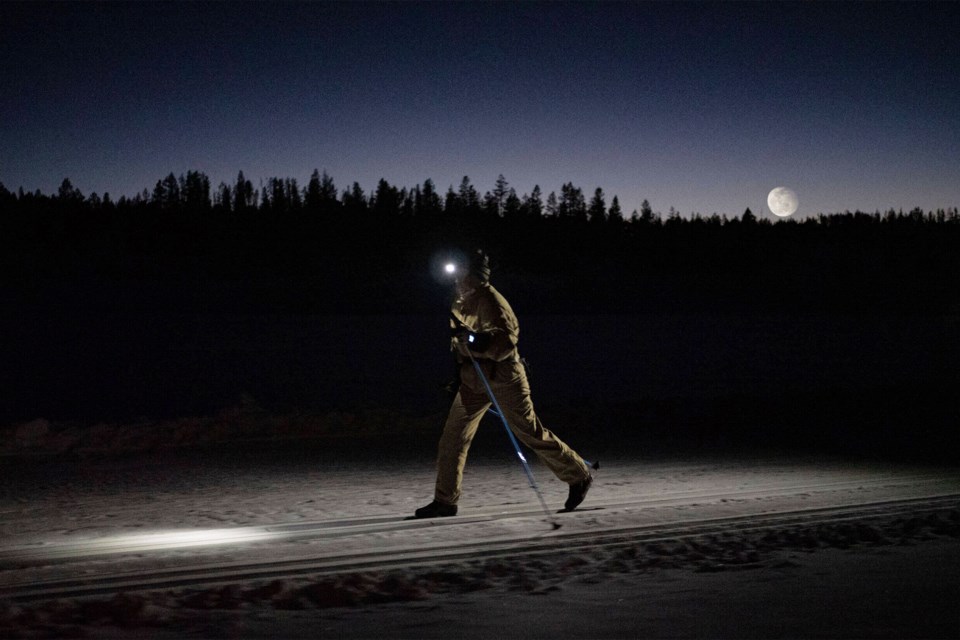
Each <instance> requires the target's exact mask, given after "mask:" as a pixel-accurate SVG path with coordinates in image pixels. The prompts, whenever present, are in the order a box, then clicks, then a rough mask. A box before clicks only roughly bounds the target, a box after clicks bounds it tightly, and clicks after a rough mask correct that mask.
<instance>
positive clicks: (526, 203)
mask: <svg viewBox="0 0 960 640" xmlns="http://www.w3.org/2000/svg"><path fill="white" fill-rule="evenodd" d="M522 207H523V217H524V218H530V219H537V218H540V217H541V216H542V215H543V196H542V195H541V191H540V185H534V187H533V191H531V192H530V195H528V196H524V198H523V204H522Z"/></svg>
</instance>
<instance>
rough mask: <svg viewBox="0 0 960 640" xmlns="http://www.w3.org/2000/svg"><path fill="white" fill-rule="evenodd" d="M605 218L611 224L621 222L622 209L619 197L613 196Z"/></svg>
mask: <svg viewBox="0 0 960 640" xmlns="http://www.w3.org/2000/svg"><path fill="white" fill-rule="evenodd" d="M607 219H608V220H609V221H610V222H611V223H613V224H620V223H621V222H623V210H622V209H621V208H620V199H619V198H618V197H617V196H613V202H611V203H610V211H608V212H607Z"/></svg>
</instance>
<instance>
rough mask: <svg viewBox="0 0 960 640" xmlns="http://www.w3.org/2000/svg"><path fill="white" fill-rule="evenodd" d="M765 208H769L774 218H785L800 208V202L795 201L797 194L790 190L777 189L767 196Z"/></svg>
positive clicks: (784, 188) (785, 188)
mask: <svg viewBox="0 0 960 640" xmlns="http://www.w3.org/2000/svg"><path fill="white" fill-rule="evenodd" d="M767 206H769V207H770V211H772V212H773V214H774V215H775V216H777V217H780V218H786V217H789V216H792V215H793V214H794V213H795V212H796V210H797V207H799V206H800V201H799V200H797V194H796V193H794V192H793V190H792V189H788V188H787V187H777V188H775V189H773V190H772V191H771V192H770V194H769V195H768V196H767Z"/></svg>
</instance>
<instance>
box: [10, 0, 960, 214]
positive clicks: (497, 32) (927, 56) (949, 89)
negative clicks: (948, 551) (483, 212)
mask: <svg viewBox="0 0 960 640" xmlns="http://www.w3.org/2000/svg"><path fill="white" fill-rule="evenodd" d="M958 34H960V3H944V4H924V3H909V4H895V3H882V4H878V3H842V4H822V3H803V4H781V3H772V2H771V3H759V4H740V3H721V4H670V3H641V4H634V3H615V4H606V3H589V4H576V3H547V4H526V3H509V4H507V3H483V4H470V3H436V4H413V3H400V4H383V3H377V4H364V3H356V2H351V3H342V4H321V3H307V4H270V3H247V4H234V3H214V4H189V3H172V4H143V3H107V4H99V3H97V4H94V3H87V2H83V3H66V4H52V5H51V4H42V3H28V4H16V3H2V4H0V82H2V87H3V91H2V94H0V148H2V151H0V154H2V155H0V182H2V183H3V184H4V185H5V186H6V187H7V188H8V189H11V190H15V189H17V188H18V187H21V186H22V187H23V188H24V189H26V190H34V189H40V190H42V191H44V192H47V193H50V192H54V191H55V190H56V188H57V186H58V185H59V183H60V182H61V181H62V180H63V178H64V177H69V178H70V179H71V180H72V181H73V183H74V185H75V186H77V187H78V188H79V189H80V190H81V191H83V192H84V193H85V194H88V193H90V192H91V191H96V192H98V193H102V192H104V191H107V192H109V193H110V194H111V195H112V196H113V197H114V199H116V198H117V197H119V196H120V195H132V194H133V193H135V192H137V191H139V190H142V189H144V188H147V189H151V190H152V188H153V185H154V184H155V183H156V181H157V180H158V179H160V178H162V177H163V176H165V175H167V174H168V173H170V172H173V173H175V174H178V175H179V174H181V173H185V172H186V171H187V170H200V171H203V172H205V173H206V174H207V175H208V176H210V178H211V181H212V182H213V184H214V186H215V185H216V184H218V183H219V182H220V181H224V182H228V183H232V181H233V180H234V179H235V177H236V175H237V172H238V171H240V170H243V172H244V173H245V174H246V176H247V177H248V178H250V179H251V180H252V181H253V182H254V184H255V185H257V184H258V183H259V181H260V180H265V179H267V178H269V177H274V176H277V177H293V178H297V179H298V180H299V181H300V182H301V184H302V185H305V184H306V180H307V178H308V176H309V174H310V172H311V171H312V170H313V169H314V168H319V169H320V170H324V169H326V170H327V171H328V172H329V173H330V174H331V175H332V176H333V178H334V180H335V181H336V184H337V186H338V188H340V189H341V190H342V189H344V188H345V187H347V186H349V184H350V183H352V182H353V181H354V180H356V181H358V182H359V183H360V184H361V186H362V187H363V188H364V189H365V190H366V191H367V192H369V191H371V190H372V189H373V188H374V187H375V185H376V182H377V180H379V179H380V178H381V177H382V178H386V179H387V180H388V181H389V182H391V183H392V184H396V185H398V186H413V185H415V184H418V183H422V182H423V181H424V180H425V179H427V178H432V179H433V180H434V182H435V183H436V184H437V187H438V188H439V189H440V190H441V191H445V190H446V189H447V187H448V186H450V185H453V186H454V187H456V186H457V185H459V183H460V180H461V178H462V177H463V176H464V175H467V176H470V178H471V180H472V182H473V183H474V185H475V186H476V187H477V188H478V190H479V191H480V192H481V193H483V192H484V191H486V190H489V189H491V188H492V187H493V183H494V180H495V179H496V177H497V175H498V174H500V173H502V174H503V175H504V176H505V177H506V178H507V180H508V181H509V182H510V184H511V186H513V187H515V188H516V189H517V191H518V192H519V193H520V194H521V195H523V194H524V193H526V192H529V191H530V190H531V189H532V188H533V186H534V185H535V184H539V185H540V186H541V189H542V190H543V192H544V195H546V194H548V193H549V192H550V191H557V192H558V193H559V190H560V186H561V185H562V184H563V183H565V182H568V181H572V182H573V183H574V184H575V185H577V186H579V187H581V188H583V189H584V192H585V193H586V194H587V195H588V197H589V195H592V193H593V190H594V188H596V187H597V186H600V187H603V189H604V190H605V192H606V194H607V201H608V203H609V201H610V199H611V198H612V196H613V195H619V197H620V201H621V204H622V206H623V208H624V209H625V211H626V212H627V213H628V214H629V212H630V211H632V210H633V209H635V208H638V207H639V205H640V202H641V201H642V200H643V199H644V198H647V199H649V201H650V202H651V204H652V206H653V208H654V210H657V211H661V212H664V213H666V212H667V210H668V209H669V208H670V207H671V206H672V207H675V208H676V209H678V210H679V211H680V212H681V213H683V214H689V213H691V212H700V213H703V214H705V215H709V214H711V213H714V212H719V213H727V214H730V215H739V214H741V213H742V212H743V210H744V209H745V208H746V207H751V208H752V209H753V210H754V211H755V212H756V211H757V210H758V209H760V208H761V207H765V201H766V194H767V192H768V191H769V190H770V189H771V188H773V187H775V186H779V185H784V186H788V187H791V188H792V189H794V190H795V191H796V192H797V194H798V195H799V198H800V212H799V215H805V214H812V213H818V212H828V213H829V212H836V211H843V210H856V209H860V210H864V211H874V210H877V209H879V210H886V209H888V208H897V209H899V208H903V209H905V210H906V209H910V208H912V207H914V206H920V207H923V208H924V209H927V210H930V209H936V208H939V207H944V208H945V207H954V206H960V162H958V161H957V158H960V35H958ZM768 215H769V214H768Z"/></svg>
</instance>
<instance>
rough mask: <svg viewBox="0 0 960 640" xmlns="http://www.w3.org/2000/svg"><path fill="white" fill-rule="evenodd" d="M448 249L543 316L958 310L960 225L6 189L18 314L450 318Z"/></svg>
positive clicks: (945, 219)
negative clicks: (441, 275) (156, 310)
mask: <svg viewBox="0 0 960 640" xmlns="http://www.w3.org/2000/svg"><path fill="white" fill-rule="evenodd" d="M452 246H460V247H465V246H483V247H485V248H487V249H488V251H489V252H490V253H491V255H492V257H493V261H494V266H495V278H496V280H497V281H498V282H500V283H502V284H503V286H504V287H505V288H511V289H512V290H522V291H523V294H522V295H523V299H524V300H527V301H529V305H530V307H531V308H533V309H537V310H542V311H557V312H565V311H574V312H620V311H629V312H634V311H643V312H658V311H675V310H718V311H723V310H730V309H738V308H761V309H767V310H787V309H789V310H791V311H796V310H798V309H809V310H812V311H843V312H868V313H869V312H877V311H897V312H916V311H922V312H936V313H942V312H955V311H958V310H960V306H958V303H960V294H958V292H960V250H958V249H960V213H958V210H957V208H956V207H954V208H951V209H940V210H937V211H923V210H921V209H919V208H915V209H913V210H911V211H908V212H903V211H894V210H888V211H885V212H879V211H877V212H873V213H864V212H859V211H857V212H842V213H833V214H820V215H817V216H809V217H806V218H802V219H787V220H782V221H776V222H773V221H771V220H769V219H766V218H758V216H757V215H755V214H754V213H753V212H752V211H751V210H750V209H746V210H745V211H744V212H743V214H742V215H739V216H727V215H719V214H713V215H710V216H703V215H700V214H693V215H688V216H684V215H681V214H680V212H678V211H676V210H675V209H673V208H672V207H671V209H670V210H669V211H668V212H667V213H666V214H665V215H664V214H661V213H659V212H654V211H653V208H652V207H651V205H650V203H649V202H647V201H646V200H645V201H644V202H643V203H642V204H641V206H640V208H639V210H634V211H633V212H631V214H630V215H625V214H624V212H623V210H622V208H621V205H620V202H619V199H618V198H617V197H616V196H614V197H613V198H612V199H610V200H609V201H608V200H607V195H606V194H605V193H604V191H603V189H602V188H600V187H597V188H596V189H595V190H594V191H593V194H592V195H591V196H590V197H589V198H588V195H587V192H585V191H584V190H583V189H581V188H580V187H577V186H575V185H574V184H573V183H572V182H568V183H566V184H563V185H562V186H561V188H560V190H559V192H550V193H549V194H547V195H546V196H544V195H543V192H542V191H541V189H540V188H539V187H535V188H534V189H533V191H531V192H530V193H527V194H523V195H519V194H518V193H517V192H516V191H515V189H513V188H512V187H511V186H510V184H509V183H508V182H507V180H506V179H505V178H504V177H503V176H502V175H501V176H499V177H498V178H497V180H496V182H495V184H494V185H493V187H492V189H490V190H488V191H485V192H484V193H483V194H482V195H481V193H480V191H479V190H478V189H477V188H476V187H475V186H474V185H473V184H472V182H471V181H470V179H469V178H468V177H464V178H463V180H462V181H461V183H460V184H459V185H458V187H457V188H454V187H453V186H451V187H449V188H448V189H447V191H446V192H445V193H441V192H440V191H439V190H438V189H437V188H436V185H435V184H434V182H433V181H432V180H429V179H428V180H425V181H424V182H423V183H422V184H418V185H415V186H414V187H412V188H408V187H397V186H395V185H391V184H390V183H388V182H387V181H386V180H380V181H379V182H378V184H377V186H376V188H375V189H373V190H372V191H371V192H370V193H367V192H365V191H364V189H363V188H362V187H361V186H360V185H359V184H358V183H357V182H353V183H352V184H351V185H350V186H349V187H348V188H345V189H342V190H341V189H338V188H337V186H336V185H335V183H334V180H333V179H332V178H331V176H330V175H328V174H327V172H326V171H323V172H320V171H319V170H314V171H313V173H312V175H311V177H310V179H309V181H308V183H307V185H306V186H305V187H301V186H300V185H299V184H298V183H297V181H296V180H295V179H292V178H270V179H268V180H266V181H264V182H262V183H261V184H258V185H257V186H254V184H253V183H252V181H251V180H249V179H248V178H246V177H245V176H244V174H243V173H242V172H240V173H239V174H238V176H237V179H236V180H235V181H234V182H233V183H232V184H229V185H228V184H225V183H221V184H220V185H218V186H217V187H216V188H211V183H210V180H209V178H208V177H207V176H206V175H205V174H203V173H202V172H199V171H188V172H187V173H186V174H183V175H180V176H175V175H174V174H172V173H171V174H169V175H168V176H166V177H165V178H162V179H160V180H158V181H157V183H156V184H155V186H154V188H153V190H152V191H150V190H147V189H144V190H143V191H142V192H140V193H138V194H136V195H134V196H132V197H126V196H123V197H121V198H119V199H118V200H116V201H114V200H113V199H112V198H111V197H110V195H109V194H107V193H104V194H102V195H98V194H96V193H92V194H89V195H84V194H83V193H82V192H81V191H80V190H78V189H77V188H75V187H74V186H73V185H72V183H71V182H70V181H69V180H68V179H65V180H64V181H63V183H62V184H61V185H60V188H59V189H58V191H57V193H55V194H52V195H46V194H43V193H40V192H39V191H34V192H24V191H23V190H22V189H20V190H19V191H17V192H16V193H14V192H11V191H9V190H8V189H6V188H5V187H4V186H3V185H2V184H0V252H2V255H0V284H2V286H3V287H4V289H5V290H6V291H7V292H8V293H9V294H10V295H11V296H13V298H17V296H28V292H30V291H32V292H33V293H34V294H36V295H40V296H41V297H43V296H47V298H48V299H51V300H53V299H56V300H73V301H74V303H76V304H78V305H81V304H97V303H98V301H99V303H101V304H104V305H108V306H111V305H112V306H113V307H118V306H119V308H120V311H118V312H126V311H129V309H131V308H140V307H143V308H146V307H149V306H150V305H151V304H153V305H154V306H156V307H163V308H165V309H179V310H183V311H184V312H191V310H193V311H195V310H202V311H204V312H216V311H244V312H248V311H251V312H259V311H271V312H275V311H280V312H288V311H290V312H330V311H343V310H348V311H358V312H378V313H379V312H384V311H391V312H392V311H395V310H397V309H400V310H401V311H403V312H419V311H424V310H427V309H435V308H437V306H438V305H441V303H442V301H441V300H440V299H439V296H440V295H441V294H438V293H437V291H438V290H440V289H442V287H438V286H437V283H436V282H435V281H433V280H432V279H431V278H430V277H428V276H426V275H425V274H426V273H427V271H428V270H429V264H430V261H431V259H432V258H433V257H434V256H436V255H439V254H440V253H442V252H444V251H446V250H448V249H449V248H450V247H452ZM144 283H149V286H148V287H144ZM118 291H119V292H122V293H119V294H118ZM143 291H149V292H150V296H149V297H151V299H152V300H153V302H151V301H150V300H147V299H146V298H147V295H146V294H145V293H143ZM11 292H12V293H11ZM57 296H59V298H58V297H57ZM35 298H36V296H35V297H34V299H35ZM56 304H61V302H56ZM64 304H65V303H64ZM138 305H139V307H138ZM125 310H126V311H125Z"/></svg>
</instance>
